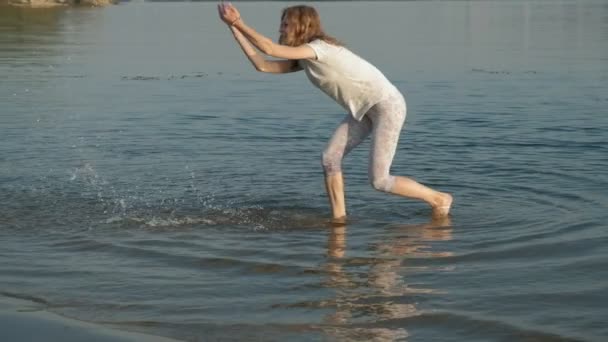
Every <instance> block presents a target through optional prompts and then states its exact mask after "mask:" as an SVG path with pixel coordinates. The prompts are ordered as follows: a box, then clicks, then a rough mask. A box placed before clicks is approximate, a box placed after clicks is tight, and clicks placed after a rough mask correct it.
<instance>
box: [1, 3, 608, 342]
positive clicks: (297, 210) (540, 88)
mask: <svg viewBox="0 0 608 342" xmlns="http://www.w3.org/2000/svg"><path fill="white" fill-rule="evenodd" d="M286 5H288V3H275V2H259V3H257V2H256V3H243V4H239V8H241V11H242V13H243V16H244V18H246V20H247V21H248V22H249V23H250V24H252V25H254V26H255V27H256V28H257V29H258V30H259V31H260V32H263V33H265V34H267V35H269V36H272V37H273V38H276V36H277V34H278V33H277V30H278V21H279V20H278V16H279V13H280V10H281V8H283V7H284V6H286ZM315 6H317V8H318V9H319V10H320V12H321V16H322V19H323V20H324V22H325V27H326V29H327V31H328V32H330V33H332V34H333V35H335V36H337V37H338V38H340V39H341V40H342V41H344V42H345V43H346V44H347V45H348V46H349V47H350V48H351V49H352V50H354V51H355V52H357V53H358V54H360V55H361V56H363V57H365V58H367V59H368V60H370V61H371V62H372V63H374V64H375V65H377V66H378V67H379V68H380V69H381V70H382V71H384V72H385V74H386V75H387V77H388V78H389V79H391V80H392V81H393V82H394V83H395V84H396V85H397V87H398V88H399V89H400V90H401V91H402V92H403V93H404V94H405V96H406V100H407V102H408V118H407V122H406V128H405V129H404V131H403V132H402V136H401V142H400V145H399V148H398V151H397V155H396V157H395V160H394V164H393V172H394V173H396V174H401V175H408V176H411V177H414V178H416V179H417V180H419V181H421V182H423V183H425V184H428V185H430V186H432V187H435V188H437V189H440V190H443V191H449V192H451V193H453V194H454V197H455V205H454V209H453V213H452V216H451V219H449V220H443V221H440V222H438V221H432V220H430V218H429V214H430V210H429V209H428V208H427V207H426V206H425V205H424V204H422V203H419V202H416V201H411V200H404V199H400V198H397V197H392V196H388V195H385V194H382V193H378V192H375V191H374V190H373V189H372V188H371V187H370V186H369V184H368V180H367V175H366V171H367V151H368V148H369V147H368V145H367V144H364V145H362V146H361V147H360V148H358V149H356V150H355V151H353V152H352V154H351V155H349V156H348V158H347V159H346V160H345V165H344V169H345V174H346V186H347V202H348V203H347V206H348V211H349V213H350V217H351V218H350V222H349V223H348V225H347V226H346V227H330V226H328V225H327V218H328V214H329V210H328V208H327V201H326V198H325V194H324V188H323V185H322V177H323V175H322V171H321V167H320V151H321V150H322V149H323V147H324V145H325V143H326V141H327V139H328V138H329V136H330V135H331V133H332V131H333V129H334V128H335V126H336V125H337V123H338V122H339V121H340V120H341V118H342V116H343V115H344V113H343V112H342V110H341V109H340V108H339V107H338V106H337V105H335V104H334V103H332V102H331V101H330V100H329V99H327V98H326V97H325V96H324V95H323V94H322V93H320V92H319V91H317V90H316V89H314V88H313V87H312V86H311V85H310V84H309V83H308V81H307V79H306V77H305V75H304V74H302V73H296V74H290V75H282V76H276V75H265V74H261V73H256V72H255V71H253V69H252V68H251V67H250V65H248V62H247V60H246V59H245V58H244V57H243V56H242V55H241V53H240V51H239V49H238V47H237V46H236V45H235V44H234V42H233V40H232V38H231V36H230V35H229V33H228V31H227V30H226V28H225V27H224V26H222V25H221V24H220V23H219V21H218V19H217V18H216V12H215V8H214V4H213V3H127V4H122V5H119V6H112V7H109V8H105V9H55V10H37V11H31V10H26V9H12V8H2V9H0V61H1V62H0V75H1V76H2V82H0V101H1V103H2V106H1V107H0V114H1V115H0V136H1V137H2V145H1V146H2V147H1V149H0V191H1V193H2V196H0V206H1V208H2V209H1V210H0V241H1V242H0V292H1V293H2V294H3V295H5V296H11V297H17V298H26V299H29V300H32V301H34V302H35V303H37V304H38V305H39V306H40V308H41V309H45V310H49V311H52V312H56V313H59V314H61V315H64V316H67V317H72V318H77V319H81V320H85V321H90V322H95V323H101V324H107V325H109V326H112V327H117V328H120V329H126V330H135V331H143V332H146V333H150V334H157V335H162V336H168V337H173V338H177V339H183V340H187V341H199V340H200V341H205V340H214V339H218V340H252V341H255V340H264V341H268V340H285V339H288V340H290V341H292V340H293V341H298V340H302V341H304V340H306V341H309V340H349V341H350V340H361V341H368V340H374V339H375V340H388V341H390V340H409V341H429V340H441V341H463V340H466V341H490V340H492V341H503V340H504V341H512V340H534V341H536V340H539V341H541V340H542V341H545V340H547V341H552V340H588V341H593V340H594V341H601V340H603V339H605V338H606V337H607V336H608V329H607V328H606V325H605V317H608V310H607V307H608V305H607V304H608V297H607V295H606V293H607V290H608V283H607V280H608V264H607V262H606V260H608V259H607V256H608V247H607V243H608V234H607V233H606V223H605V222H606V220H607V219H608V214H606V213H607V212H608V211H607V207H608V204H607V203H608V195H607V192H606V189H608V176H607V175H606V171H605V170H606V169H608V157H607V152H608V147H607V146H608V145H607V139H606V131H607V129H608V117H607V114H608V113H606V109H605V108H606V107H607V105H608V95H607V94H608V82H607V81H608V5H607V4H605V3H604V2H603V1H600V0H597V1H593V0H589V1H578V2H571V1H471V2H468V1H450V2H447V1H445V2H443V1H433V2H353V3H346V2H336V3H325V2H323V3H315ZM370 18H372V20H371V21H370Z"/></svg>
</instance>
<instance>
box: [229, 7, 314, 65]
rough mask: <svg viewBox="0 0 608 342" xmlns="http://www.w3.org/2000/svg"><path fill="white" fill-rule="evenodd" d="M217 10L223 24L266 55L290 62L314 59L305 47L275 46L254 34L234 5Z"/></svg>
mask: <svg viewBox="0 0 608 342" xmlns="http://www.w3.org/2000/svg"><path fill="white" fill-rule="evenodd" d="M218 9H219V11H220V17H221V18H222V20H223V21H224V22H226V23H227V24H228V25H230V26H231V27H234V28H237V29H238V30H239V31H240V32H241V33H242V34H243V35H244V36H245V38H247V40H248V41H249V42H251V43H252V44H253V45H254V46H255V47H256V48H258V49H259V50H260V51H262V52H263V53H264V54H266V55H268V56H272V57H276V58H285V59H290V60H298V59H314V58H316V54H315V52H314V50H313V49H312V48H311V47H309V46H307V45H301V46H295V47H292V46H285V45H280V44H276V43H275V42H273V41H272V40H271V39H270V38H268V37H266V36H264V35H262V34H260V33H258V32H256V31H255V30H254V29H253V28H252V27H250V26H248V25H247V24H245V22H244V21H243V19H242V18H241V15H240V13H239V11H238V10H237V9H236V7H234V5H232V4H224V5H218Z"/></svg>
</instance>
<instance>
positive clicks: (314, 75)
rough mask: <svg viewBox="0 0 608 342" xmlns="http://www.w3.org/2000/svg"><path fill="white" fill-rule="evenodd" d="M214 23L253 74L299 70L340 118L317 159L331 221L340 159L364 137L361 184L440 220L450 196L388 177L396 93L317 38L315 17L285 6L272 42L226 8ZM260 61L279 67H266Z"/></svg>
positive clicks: (397, 115) (340, 201) (341, 203)
mask: <svg viewBox="0 0 608 342" xmlns="http://www.w3.org/2000/svg"><path fill="white" fill-rule="evenodd" d="M218 11H219V15H220V18H221V19H222V21H223V22H224V23H226V24H227V25H228V27H229V28H230V30H231V31H232V34H233V35H234V38H235V39H236V41H237V42H238V43H239V45H240V47H241V49H242V50H243V52H244V53H245V55H246V56H247V58H248V59H249V61H251V63H252V64H253V66H254V67H255V68H256V70H258V71H261V72H269V73H277V74H281V73H288V72H296V71H300V70H304V71H305V72H306V75H307V76H308V79H309V80H310V81H311V82H312V83H313V84H314V85H315V86H316V87H318V88H319V89H321V91H323V92H324V93H325V94H327V95H328V96H329V97H331V98H332V99H333V100H335V101H336V102H337V103H338V104H340V105H341V106H342V107H343V108H344V109H345V110H346V111H347V112H348V114H346V116H345V117H344V119H343V120H342V122H341V123H340V124H339V125H338V127H337V128H336V131H335V132H334V134H333V136H332V138H331V139H330V141H329V143H328V144H327V147H326V148H325V150H324V151H323V154H322V165H323V169H324V171H325V187H326V190H327V195H328V197H329V203H330V205H331V211H332V216H333V219H334V220H342V219H344V218H345V217H346V207H345V200H344V181H343V176H342V169H341V164H342V159H343V158H344V156H345V155H346V154H348V153H349V152H350V151H351V150H352V149H353V148H354V147H355V146H357V145H359V144H360V143H361V142H362V141H363V140H364V139H365V138H366V137H367V136H368V135H370V133H371V134H372V145H371V149H370V155H369V169H368V173H369V179H370V182H371V184H372V186H373V187H374V188H375V189H376V190H379V191H383V192H387V193H391V194H395V195H400V196H403V197H408V198H414V199H418V200H422V201H424V202H426V203H428V204H429V205H430V206H431V208H432V210H433V216H434V217H443V216H446V215H448V213H449V212H450V207H451V205H452V196H451V195H450V194H448V193H444V192H438V191H435V190H433V189H431V188H428V187H426V186H424V185H422V184H420V183H418V182H416V181H414V180H413V179H411V178H407V177H401V176H394V175H391V174H390V173H389V171H390V166H391V163H392V161H393V157H394V155H395V150H396V149H397V142H398V140H399V134H400V132H401V128H402V127H403V123H404V121H405V115H406V105H405V100H404V99H403V96H402V95H401V93H400V92H399V90H398V89H397V88H396V87H395V86H394V85H393V84H392V83H391V82H390V81H389V80H388V79H386V77H385V76H384V75H383V74H382V73H381V72H380V71H379V70H378V69H376V67H374V66H373V65H371V64H370V63H368V62H367V61H365V60H364V59H362V58H361V57H359V56H357V55H356V54H354V53H353V52H351V51H350V50H349V49H347V48H346V47H344V46H343V45H342V44H341V43H340V42H339V41H338V40H336V39H335V38H333V37H331V36H329V35H327V34H326V33H325V32H323V29H322V26H321V21H320V18H319V15H318V13H317V11H316V10H315V9H314V8H313V7H310V6H292V7H288V8H285V9H284V10H283V13H282V14H281V24H280V29H279V32H280V37H279V42H278V44H277V43H274V42H273V41H272V40H271V39H269V38H267V37H265V36H263V35H261V34H259V33H258V32H256V31H255V30H254V29H253V28H252V27H251V26H249V25H247V24H246V23H245V21H244V20H243V18H242V17H241V15H240V13H239V11H238V10H237V9H236V7H235V6H234V5H232V4H229V3H228V4H224V3H222V4H219V5H218ZM252 44H253V46H255V47H256V48H257V49H258V50H259V51H261V52H262V53H264V54H265V55H268V56H272V57H276V58H280V59H281V60H266V59H265V58H264V57H263V56H261V55H259V54H258V53H257V51H256V50H255V49H254V48H253V47H252V46H251V45H252Z"/></svg>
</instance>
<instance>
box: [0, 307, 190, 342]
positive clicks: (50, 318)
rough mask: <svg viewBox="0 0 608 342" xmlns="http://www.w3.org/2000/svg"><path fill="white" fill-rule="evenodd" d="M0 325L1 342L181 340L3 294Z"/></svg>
mask: <svg viewBox="0 0 608 342" xmlns="http://www.w3.org/2000/svg"><path fill="white" fill-rule="evenodd" d="M0 326H2V327H3V328H2V329H0V341H63V342H80V341H96V342H111V341H112V342H115V341H124V342H135V341H150V342H176V341H179V340H175V339H171V338H167V337H162V336H155V335H147V334H144V333H138V332H131V331H125V330H118V329H113V328H109V327H106V326H103V325H100V324H95V323H89V322H85V321H79V320H77V319H71V318H67V317H63V316H61V315H58V314H55V313H52V312H49V311H46V310H45V305H44V304H40V303H36V302H32V301H27V300H25V299H18V298H14V297H8V296H6V295H0Z"/></svg>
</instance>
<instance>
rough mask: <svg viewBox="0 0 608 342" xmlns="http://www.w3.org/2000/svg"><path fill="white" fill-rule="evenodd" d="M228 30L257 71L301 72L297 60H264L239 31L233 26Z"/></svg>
mask: <svg viewBox="0 0 608 342" xmlns="http://www.w3.org/2000/svg"><path fill="white" fill-rule="evenodd" d="M230 30H231V31H232V34H233V35H234V39H236V41H237V42H238V43H239V45H240V46H241V49H242V50H243V52H244V53H245V55H246V56H247V58H248V59H249V61H250V62H251V64H253V66H254V67H255V69H256V70H257V71H261V72H270V73H275V74H283V73H288V72H295V71H300V70H302V68H301V67H300V65H299V64H298V61H297V60H282V61H269V60H266V59H265V58H264V57H263V56H260V55H259V54H258V53H257V51H256V50H255V49H254V48H253V47H252V46H251V44H249V42H248V41H247V38H245V36H243V34H242V33H241V32H240V31H239V29H237V28H236V27H234V26H231V27H230Z"/></svg>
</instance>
